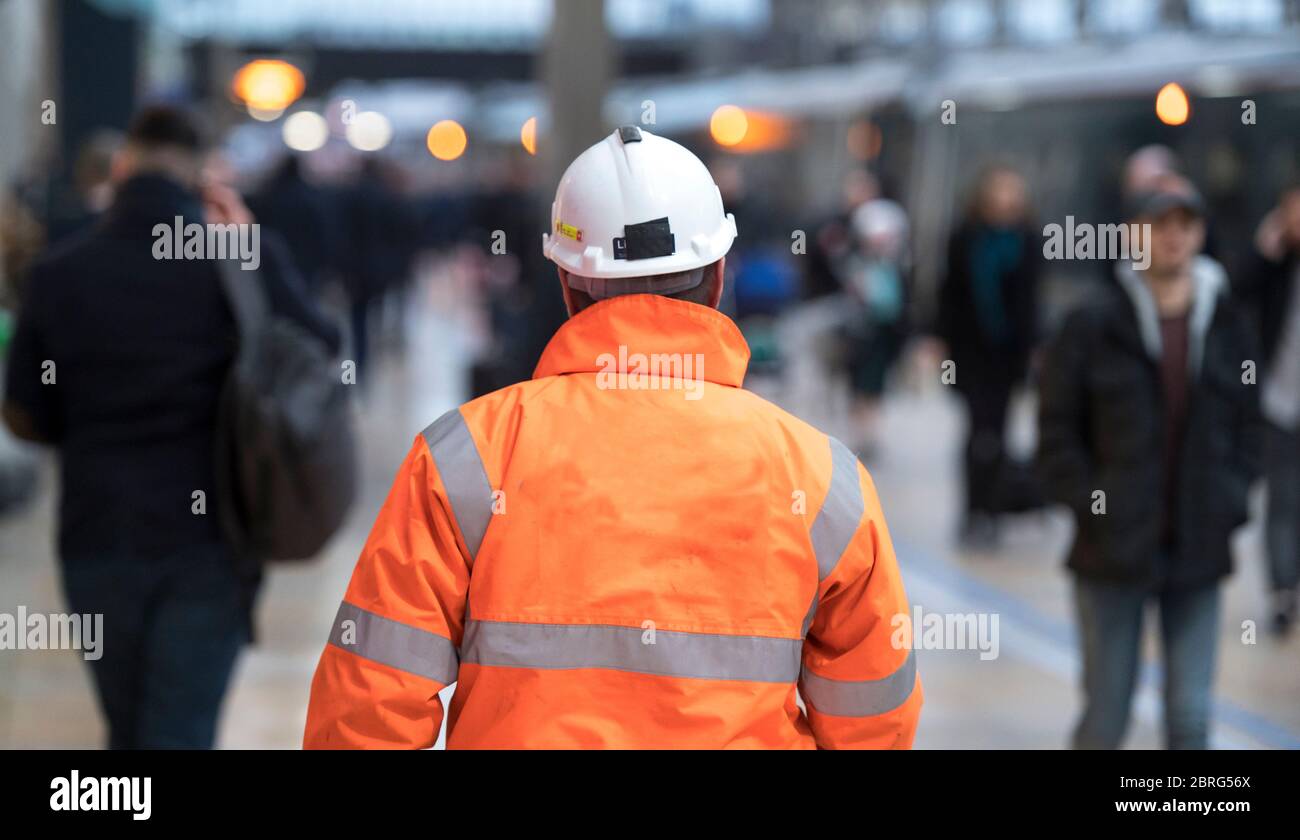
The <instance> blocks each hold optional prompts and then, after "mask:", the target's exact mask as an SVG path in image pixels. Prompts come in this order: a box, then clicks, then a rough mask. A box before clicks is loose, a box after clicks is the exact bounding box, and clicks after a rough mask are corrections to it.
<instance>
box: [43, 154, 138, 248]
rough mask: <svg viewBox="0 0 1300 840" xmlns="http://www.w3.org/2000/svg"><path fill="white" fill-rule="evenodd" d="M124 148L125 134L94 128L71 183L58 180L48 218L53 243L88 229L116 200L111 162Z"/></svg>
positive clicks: (49, 235)
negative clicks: (95, 129)
mask: <svg viewBox="0 0 1300 840" xmlns="http://www.w3.org/2000/svg"><path fill="white" fill-rule="evenodd" d="M121 148H122V135H121V134H120V133H119V132H116V131H113V130H111V129H100V130H98V131H96V132H94V133H93V134H92V135H91V136H90V138H89V139H87V140H86V142H85V143H83V144H82V146H81V148H80V150H78V152H77V159H76V161H75V163H74V164H73V167H72V184H71V185H70V188H69V186H68V185H63V186H60V184H61V182H60V183H56V184H55V186H54V189H53V191H52V198H51V206H50V207H49V213H48V219H47V220H46V237H47V240H48V242H49V243H50V244H51V245H54V244H57V243H58V242H59V241H60V240H62V239H64V238H65V237H67V236H71V235H72V234H75V233H78V232H79V231H82V230H85V229H86V228H87V227H89V226H90V225H91V224H93V223H94V222H95V220H96V219H98V218H99V217H100V215H101V214H102V213H103V212H104V211H105V210H107V209H108V206H109V205H110V204H111V203H112V201H113V173H112V165H113V160H114V158H115V157H116V155H117V153H118V150H120V149H121Z"/></svg>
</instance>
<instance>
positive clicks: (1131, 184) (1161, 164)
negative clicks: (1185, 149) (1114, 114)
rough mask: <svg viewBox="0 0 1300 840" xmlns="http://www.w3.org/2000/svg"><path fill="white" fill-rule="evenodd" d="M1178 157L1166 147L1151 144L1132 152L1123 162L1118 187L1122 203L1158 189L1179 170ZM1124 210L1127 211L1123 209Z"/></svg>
mask: <svg viewBox="0 0 1300 840" xmlns="http://www.w3.org/2000/svg"><path fill="white" fill-rule="evenodd" d="M1181 168H1182V167H1181V164H1180V163H1179V162H1178V156H1177V155H1176V154H1174V151H1173V149H1170V148H1169V147H1168V146H1163V145H1160V144H1159V143H1152V144H1151V145H1149V146H1143V147H1142V148H1140V149H1138V150H1137V151H1135V152H1133V153H1132V154H1130V155H1129V156H1128V158H1127V159H1126V160H1125V161H1124V172H1123V175H1122V177H1121V179H1120V187H1121V192H1122V196H1123V199H1124V201H1126V202H1132V201H1133V200H1134V199H1135V198H1136V197H1138V196H1141V195H1146V194H1147V193H1150V192H1152V191H1153V190H1156V189H1158V188H1159V187H1160V186H1161V183H1162V182H1163V181H1164V179H1165V178H1167V177H1168V176H1169V175H1174V174H1177V173H1178V172H1179V171H1180V170H1181ZM1124 209H1128V208H1127V207H1125V208H1124Z"/></svg>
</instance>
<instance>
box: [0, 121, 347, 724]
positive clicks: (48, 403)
mask: <svg viewBox="0 0 1300 840" xmlns="http://www.w3.org/2000/svg"><path fill="white" fill-rule="evenodd" d="M202 148H203V147H202V141H201V135H200V131H199V130H198V128H197V126H196V125H195V123H194V122H193V120H191V119H190V118H189V117H188V116H187V115H186V114H184V113H183V112H180V111H177V110H174V109H170V108H163V107H156V108H147V109H145V110H144V111H142V112H141V113H140V114H138V115H137V117H136V118H135V119H134V121H133V123H132V125H131V128H130V132H129V135H128V138H127V142H126V145H125V147H124V148H123V150H122V152H121V157H119V158H118V159H117V160H116V161H115V163H114V172H115V181H116V190H115V197H114V199H113V202H112V204H111V206H110V207H109V209H108V210H107V211H106V212H105V214H104V215H103V217H102V218H101V219H100V220H99V221H98V222H97V223H96V224H95V225H94V226H93V227H92V228H90V229H89V230H87V231H85V232H84V233H83V234H81V235H78V236H77V237H74V238H73V239H71V240H69V241H67V242H65V243H63V244H61V245H60V246H59V247H58V248H57V249H56V250H55V251H54V252H52V253H50V254H49V255H47V256H46V257H44V258H43V259H41V260H40V261H38V262H37V264H36V265H35V266H34V267H33V269H32V272H31V276H30V280H29V282H28V284H27V287H26V293H25V295H24V299H23V301H22V308H21V311H20V315H19V319H18V325H17V330H16V332H15V335H14V338H13V343H12V346H11V348H10V354H9V358H8V363H7V375H6V380H5V386H6V393H5V400H4V405H3V414H4V419H5V422H6V423H7V424H8V425H9V427H10V429H11V430H12V431H13V432H14V434H16V435H17V436H19V437H22V438H25V439H28V440H32V441H37V442H42V443H46V444H49V445H52V446H54V447H56V448H57V449H58V452H59V455H60V461H61V465H60V466H61V472H62V491H63V492H62V500H61V506H60V509H59V535H58V548H59V555H60V560H61V563H62V572H63V584H64V590H65V594H66V596H67V600H68V605H69V607H70V608H71V610H72V611H73V612H74V613H77V614H82V615H85V614H89V615H96V614H98V615H102V621H103V628H102V629H103V636H104V638H105V639H106V642H105V643H104V644H103V645H102V646H101V648H100V650H101V651H102V656H101V657H100V658H99V659H94V660H92V661H91V668H92V674H93V676H94V679H95V685H96V688H97V690H98V694H99V699H100V703H101V706H102V707H103V710H104V714H105V716H106V717H107V719H108V741H109V745H110V746H111V747H114V748H155V747H189V748H206V747H210V746H211V745H212V743H213V739H214V736H215V730H216V722H217V713H218V710H219V708H220V704H221V699H222V696H223V695H224V693H225V689H226V685H227V683H228V681H229V678H230V674H231V672H232V669H233V667H234V663H235V660H236V657H237V655H238V653H239V650H240V648H241V647H242V646H243V644H244V643H245V642H246V640H247V639H248V638H249V635H250V624H251V621H250V616H249V613H250V611H251V608H252V596H253V589H254V588H255V584H256V582H255V581H250V580H249V579H248V578H247V576H246V575H244V574H242V573H241V570H242V569H241V566H240V565H239V564H237V563H236V558H235V557H234V556H233V552H232V550H231V548H230V546H229V545H228V544H227V541H226V539H225V537H224V536H223V533H222V530H221V528H220V527H219V525H218V523H219V521H220V510H219V507H220V499H219V498H218V494H217V489H216V463H215V460H216V458H215V455H216V431H217V430H216V422H217V414H218V412H217V407H218V401H219V398H220V394H221V391H222V387H223V385H224V383H225V382H226V378H227V373H228V371H229V368H230V365H231V362H232V360H233V358H234V353H235V349H236V341H237V335H236V329H235V322H234V319H233V317H232V314H231V311H230V309H229V306H228V305H227V302H226V298H225V296H224V294H223V292H222V287H221V284H220V281H219V277H218V272H217V266H216V264H215V263H214V262H213V261H212V260H211V259H206V258H201V259H188V258H187V259H164V258H160V256H159V254H162V253H163V251H161V250H159V249H158V248H157V246H158V244H159V242H160V239H159V234H158V233H157V232H156V230H158V229H159V228H158V226H160V225H161V226H162V228H161V229H162V230H164V231H169V230H170V229H171V228H172V226H173V224H174V220H175V219H176V217H180V218H181V219H182V221H183V223H184V224H186V225H188V224H190V223H200V224H201V223H204V222H209V223H222V224H226V223H232V224H240V223H241V222H242V223H244V224H247V223H248V220H249V219H251V217H249V216H247V211H246V209H244V208H243V206H242V202H240V201H239V199H238V196H237V195H235V194H234V192H233V191H231V190H230V189H229V188H223V187H219V186H216V185H213V186H211V187H209V188H207V189H204V190H201V188H200V179H201V173H202V168H203V163H204V161H203V156H202ZM163 235H165V236H169V235H170V233H164V234H163ZM262 246H263V247H262V249H261V250H262V253H261V255H260V262H261V268H260V270H259V272H258V273H259V275H260V276H261V278H262V280H263V283H264V284H265V285H266V291H267V300H268V303H269V305H270V306H271V308H272V309H273V310H274V311H275V312H276V314H278V315H281V316H283V317H286V318H290V319H292V320H294V321H295V322H296V323H298V324H299V325H300V326H302V327H303V328H304V329H306V330H308V331H310V332H312V333H313V334H315V335H316V336H317V337H318V338H319V339H320V340H321V341H322V342H323V343H324V344H325V345H326V346H328V347H329V349H330V350H331V351H334V352H336V351H337V349H338V343H339V336H338V333H337V331H336V330H334V329H333V327H331V326H330V325H328V324H327V323H326V322H325V321H324V320H323V319H322V318H321V317H320V316H319V314H318V313H317V312H316V311H315V310H314V309H312V307H311V305H310V303H309V302H307V301H306V300H305V299H304V296H303V293H302V291H301V289H298V288H296V287H295V286H294V285H293V282H292V279H291V275H290V272H291V268H290V267H288V266H286V265H285V264H284V260H282V259H278V258H277V256H276V254H277V253H278V251H277V249H276V247H275V246H274V245H272V244H271V241H270V240H268V241H266V242H263V243H262ZM207 256H208V257H210V256H211V255H207Z"/></svg>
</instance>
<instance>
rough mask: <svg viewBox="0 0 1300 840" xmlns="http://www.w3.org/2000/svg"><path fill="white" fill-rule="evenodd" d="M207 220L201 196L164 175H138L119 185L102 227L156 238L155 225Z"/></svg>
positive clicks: (121, 232) (122, 232) (115, 231)
mask: <svg viewBox="0 0 1300 840" xmlns="http://www.w3.org/2000/svg"><path fill="white" fill-rule="evenodd" d="M176 216H180V217H182V218H183V219H184V220H185V222H187V223H188V222H202V221H203V203H202V202H201V201H200V199H199V196H198V194H197V193H195V192H193V191H191V190H188V189H186V188H185V187H182V186H181V185H180V184H178V183H176V182H175V181H173V180H171V179H170V178H166V177H164V176H162V175H155V174H151V173H146V174H141V175H136V176H134V177H132V178H130V179H129V180H127V181H125V182H123V183H122V184H121V185H119V186H118V188H117V192H116V194H115V195H114V196H113V203H112V205H110V206H109V208H108V210H107V211H106V212H105V213H104V215H103V217H102V219H101V224H102V225H103V226H104V228H105V229H107V230H109V231H111V232H113V233H118V234H126V235H135V236H152V235H153V234H152V231H153V226H154V225H156V224H159V223H162V224H166V225H167V226H169V227H170V226H171V224H172V220H173V219H174V218H175V217H176Z"/></svg>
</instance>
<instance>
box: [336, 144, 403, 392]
mask: <svg viewBox="0 0 1300 840" xmlns="http://www.w3.org/2000/svg"><path fill="white" fill-rule="evenodd" d="M396 177H397V176H396V175H395V174H393V172H392V169H391V167H390V166H389V165H388V164H386V163H385V162H384V161H382V160H381V159H379V158H376V157H374V156H367V157H365V158H363V159H362V161H361V165H360V167H358V169H357V172H356V175H355V176H354V179H353V181H352V183H351V184H349V185H347V186H345V187H343V189H342V190H341V191H340V193H339V198H340V204H341V207H340V209H341V210H342V213H343V219H344V228H345V231H346V237H345V242H346V246H345V247H344V248H343V249H342V251H343V253H341V254H340V255H339V264H340V267H341V270H342V275H343V286H344V289H345V290H346V291H347V295H348V306H349V313H350V319H351V327H352V354H353V357H354V360H355V361H356V363H357V372H358V374H362V373H365V372H366V371H367V370H368V369H369V360H370V355H371V351H372V349H373V345H374V341H373V339H372V337H371V325H372V323H373V322H375V320H376V316H377V315H378V314H379V308H380V304H381V303H382V302H383V300H384V298H385V296H386V295H387V294H388V293H389V292H391V291H393V290H400V289H401V288H403V287H405V286H406V284H407V281H408V280H409V278H410V273H411V265H412V261H413V259H414V252H413V250H412V244H413V243H414V242H415V241H416V237H417V236H418V234H419V231H418V223H417V220H416V217H415V215H414V213H413V212H412V211H411V209H410V207H409V206H408V205H407V203H406V201H405V199H404V198H403V197H402V196H401V194H400V193H398V191H397V189H396V188H395V187H394V185H393V181H395V180H396ZM362 382H363V383H365V382H368V379H363V380H362Z"/></svg>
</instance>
